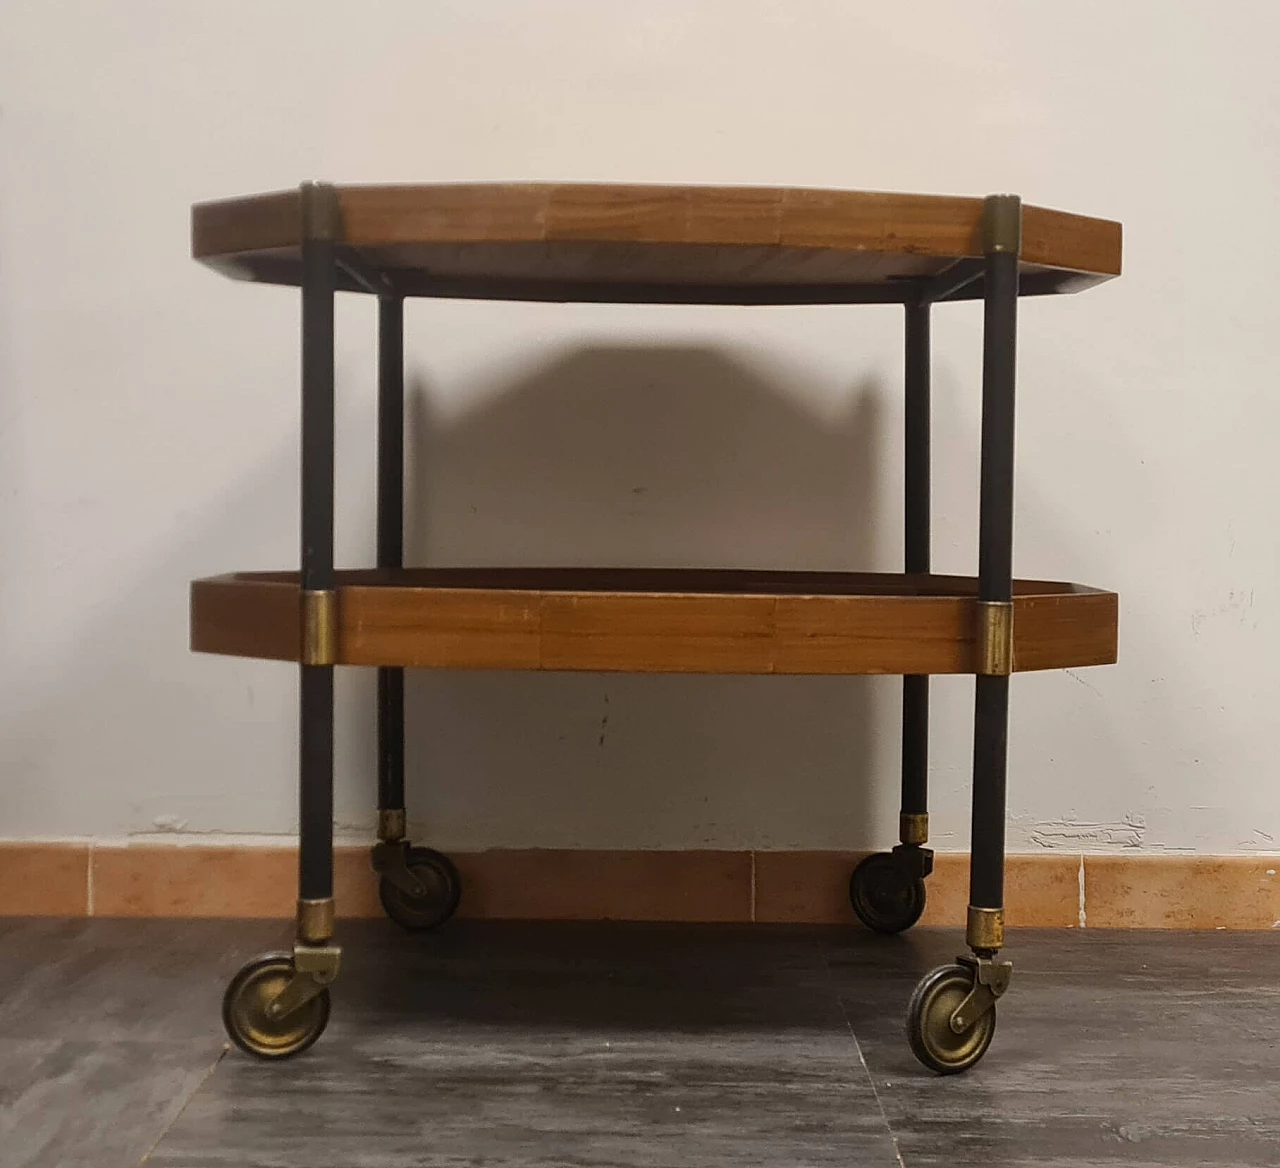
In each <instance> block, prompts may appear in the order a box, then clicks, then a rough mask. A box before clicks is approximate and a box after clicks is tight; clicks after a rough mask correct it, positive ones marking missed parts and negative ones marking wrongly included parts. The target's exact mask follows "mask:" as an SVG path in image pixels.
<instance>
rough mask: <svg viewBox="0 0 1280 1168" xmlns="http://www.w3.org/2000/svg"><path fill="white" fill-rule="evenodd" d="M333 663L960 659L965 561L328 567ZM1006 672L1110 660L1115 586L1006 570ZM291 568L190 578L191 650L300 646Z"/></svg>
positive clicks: (972, 592)
mask: <svg viewBox="0 0 1280 1168" xmlns="http://www.w3.org/2000/svg"><path fill="white" fill-rule="evenodd" d="M338 591H339V602H338V612H339V628H338V637H337V654H338V656H337V663H338V664H342V665H382V666H405V667H410V668H434V669H450V668H453V669H513V670H569V671H582V670H586V671H601V672H628V673H759V674H763V673H783V674H877V673H888V674H906V673H973V672H974V671H975V669H976V662H977V654H976V649H975V630H976V629H977V611H976V607H975V606H976V583H975V581H974V580H973V579H972V578H971V577H961V576H903V575H897V574H868V573H834V572H829V573H809V572H733V571H704V570H687V571H686V570H681V569H665V570H645V569H599V570H597V569H540V568H525V569H407V570H405V571H402V572H398V573H386V572H378V571H346V572H339V573H338ZM1014 591H1015V601H1014V668H1015V670H1017V671H1027V670H1037V669H1061V668H1069V667H1077V666H1085V665H1106V664H1110V663H1112V662H1114V661H1115V659H1116V641H1117V622H1118V600H1117V597H1116V596H1115V594H1114V593H1111V592H1103V591H1100V590H1097V589H1093V588H1088V587H1085V586H1083V585H1078V584H1069V583H1059V582H1055V581H1039V580H1019V581H1017V582H1016V584H1015V587H1014ZM299 614H300V600H299V589H298V584H297V575H296V574H295V573H287V572H243V573H235V574H232V575H227V576H216V577H212V578H210V579H205V580H197V581H195V582H194V583H193V584H192V586H191V647H192V648H193V649H195V650H197V651H201V652H209V653H224V654H230V655H233V656H241V657H259V658H269V659H276V660H284V661H296V660H298V655H299V643H300V635H299V630H300V616H299Z"/></svg>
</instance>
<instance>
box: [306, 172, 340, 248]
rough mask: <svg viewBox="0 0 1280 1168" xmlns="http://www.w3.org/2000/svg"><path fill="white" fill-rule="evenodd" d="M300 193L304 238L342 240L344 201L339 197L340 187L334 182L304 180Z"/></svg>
mask: <svg viewBox="0 0 1280 1168" xmlns="http://www.w3.org/2000/svg"><path fill="white" fill-rule="evenodd" d="M299 194H300V197H301V200H302V238H303V239H308V240H311V239H319V240H332V241H337V240H340V239H341V238H342V203H341V201H340V200H339V198H338V188H337V187H335V186H334V185H333V184H332V183H322V182H304V183H303V184H302V186H301V187H300V188H299Z"/></svg>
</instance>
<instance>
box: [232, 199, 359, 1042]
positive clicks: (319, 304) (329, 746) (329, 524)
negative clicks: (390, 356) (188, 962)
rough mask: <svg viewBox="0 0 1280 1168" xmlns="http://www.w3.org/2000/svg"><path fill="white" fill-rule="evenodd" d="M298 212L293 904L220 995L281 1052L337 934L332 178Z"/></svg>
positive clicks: (309, 1029)
mask: <svg viewBox="0 0 1280 1168" xmlns="http://www.w3.org/2000/svg"><path fill="white" fill-rule="evenodd" d="M299 204H300V210H301V215H302V233H301V234H302V484H301V485H302V492H301V494H302V506H301V510H302V555H301V560H302V564H301V567H302V571H301V575H300V581H301V596H300V604H299V614H298V615H299V619H300V624H301V653H300V655H299V659H300V661H301V665H300V677H299V686H298V802H299V816H298V916H297V933H296V936H295V940H294V945H293V952H292V953H269V954H267V955H265V956H263V957H259V958H257V959H255V960H253V961H250V962H249V963H248V964H246V965H245V966H243V967H242V968H241V970H240V972H239V973H237V974H236V976H235V977H233V978H232V979H231V983H230V985H228V986H227V991H226V993H225V994H224V995H223V998H222V1024H223V1025H224V1026H225V1027H226V1030H227V1034H228V1036H229V1037H230V1038H231V1040H232V1041H233V1042H234V1043H235V1044H236V1045H237V1046H238V1047H240V1049H241V1050H244V1051H246V1052H248V1053H249V1054H254V1055H257V1056H259V1057H260V1058H266V1059H281V1058H288V1057H289V1056H291V1055H295V1054H298V1053H300V1052H301V1051H304V1050H306V1049H307V1048H308V1047H309V1046H310V1045H311V1044H312V1043H313V1042H315V1041H316V1039H317V1038H319V1037H320V1035H321V1034H322V1033H323V1031H324V1028H325V1026H326V1025H328V1022H329V988H328V987H329V985H330V984H331V983H332V982H333V979H334V978H335V977H337V976H338V966H339V964H340V961H341V951H340V950H339V949H338V947H337V946H336V945H334V944H333V943H332V940H333V915H334V914H333V663H334V660H335V659H336V654H335V648H336V645H335V642H336V637H337V621H336V615H337V603H336V593H335V591H334V577H333V294H334V285H335V282H336V279H335V266H334V262H335V256H334V248H335V245H336V241H337V236H338V232H339V218H340V216H339V208H338V199H337V194H336V192H335V191H334V189H333V188H332V187H329V186H324V185H321V184H318V183H304V184H303V186H302V189H301V192H300V196H299Z"/></svg>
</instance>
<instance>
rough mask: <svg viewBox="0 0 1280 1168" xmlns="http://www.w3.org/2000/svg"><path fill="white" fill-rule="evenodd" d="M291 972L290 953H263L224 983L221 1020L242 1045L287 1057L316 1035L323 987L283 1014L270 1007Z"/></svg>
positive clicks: (325, 1013)
mask: <svg viewBox="0 0 1280 1168" xmlns="http://www.w3.org/2000/svg"><path fill="white" fill-rule="evenodd" d="M293 976H294V972H293V962H292V961H291V959H290V958H288V957H286V956H275V957H267V958H263V959H262V960H260V961H256V962H253V963H251V964H249V965H247V966H245V968H244V969H243V970H241V971H240V973H239V974H237V975H236V977H235V979H234V980H233V981H232V983H231V985H230V986H228V987H227V993H226V997H225V998H224V999H223V1006H222V1019H223V1022H224V1023H225V1024H226V1028H227V1033H228V1034H229V1035H230V1037H231V1039H232V1040H233V1041H234V1042H235V1043H236V1045H237V1046H239V1047H240V1048H241V1049H242V1050H246V1051H248V1052H249V1053H250V1054H256V1055H258V1056H260V1057H262V1058H287V1057H288V1056H289V1055H292V1054H297V1053H298V1052H299V1051H302V1050H305V1049H306V1048H307V1047H308V1046H310V1045H311V1043H313V1042H314V1041H315V1040H316V1039H317V1038H318V1037H319V1036H320V1033H321V1031H323V1030H324V1028H325V1024H326V1023H327V1022H328V1020H329V995H328V992H327V991H325V992H323V993H321V994H319V995H317V996H316V997H314V998H311V999H310V1000H309V1001H307V1002H304V1003H303V1004H302V1005H300V1006H298V1007H297V1008H296V1009H293V1010H289V1011H288V1012H287V1013H283V1014H282V1013H281V1011H280V1009H279V1008H278V1007H277V1006H276V999H277V998H279V996H280V994H281V993H282V992H283V990H284V989H285V987H286V986H287V985H288V984H289V983H290V981H291V980H292V979H293Z"/></svg>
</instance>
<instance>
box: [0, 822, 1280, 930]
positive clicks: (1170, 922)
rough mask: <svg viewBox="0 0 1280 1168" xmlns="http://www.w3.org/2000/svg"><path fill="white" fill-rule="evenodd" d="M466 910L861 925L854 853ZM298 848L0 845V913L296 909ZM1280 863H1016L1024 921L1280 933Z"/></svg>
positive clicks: (932, 918)
mask: <svg viewBox="0 0 1280 1168" xmlns="http://www.w3.org/2000/svg"><path fill="white" fill-rule="evenodd" d="M451 855H452V858H453V859H454V861H455V862H456V863H457V865H458V868H459V870H460V872H461V874H462V880H463V888H464V893H463V898H462V906H461V909H460V911H459V915H460V916H464V917H472V918H489V919H508V920H633V921H704V922H711V921H725V922H732V921H752V920H754V921H760V922H792V923H815V924H850V925H851V924H855V923H856V922H855V918H854V916H853V913H852V910H851V909H850V908H849V900H848V894H847V887H848V880H849V873H850V871H851V870H852V868H853V865H854V864H855V863H856V862H857V860H858V859H859V858H860V854H859V853H855V852H725V851H678V852H663V851H542V850H495V851H486V852H466V853H451ZM296 863H297V861H296V853H295V851H294V850H293V848H291V847H274V846H272V847H261V846H249V845H245V846H232V845H226V846H208V845H201V844H187V843H175V844H172V845H164V844H154V843H146V844H134V845H123V846H121V845H107V844H93V843H8V844H0V915H4V916H72V917H74V916H86V915H90V916H124V917H153V916H154V917H159V916H165V917H265V918H276V917H279V918H287V917H289V916H291V915H292V913H293V899H294V881H295V873H296ZM968 869H969V860H968V856H965V855H958V854H952V853H940V854H939V855H938V856H937V859H936V866H935V869H934V874H933V876H932V877H930V879H929V904H928V908H927V909H926V911H925V915H924V918H923V921H922V923H923V924H926V925H953V926H959V925H961V924H963V923H964V915H965V904H966V902H967V899H968V897H967V885H968ZM1278 869H1280V857H1273V858H1269V857H1266V856H1261V857H1258V856H1191V855H1131V856H1130V855H1123V854H1112V855H1101V856H1080V855H1070V854H1059V853H1056V852H1043V853H1036V854H1033V855H1019V856H1010V857H1009V858H1008V863H1007V868H1006V886H1007V887H1006V904H1007V912H1008V919H1009V924H1010V925H1011V926H1014V927H1017V926H1024V927H1040V928H1076V927H1079V926H1081V925H1084V926H1086V927H1090V928H1164V929H1215V928H1227V929H1270V928H1275V927H1280V877H1277V875H1276V873H1277V870H1278ZM334 886H335V898H336V900H337V907H338V913H339V915H340V916H345V917H376V916H380V915H381V908H380V906H379V904H378V895H377V885H376V881H375V878H374V876H373V873H372V871H371V870H370V867H369V859H368V850H367V849H366V848H363V847H340V848H339V849H338V851H337V855H336V861H335V880H334Z"/></svg>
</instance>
